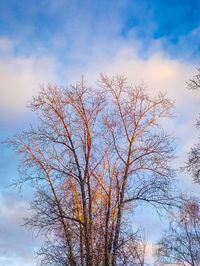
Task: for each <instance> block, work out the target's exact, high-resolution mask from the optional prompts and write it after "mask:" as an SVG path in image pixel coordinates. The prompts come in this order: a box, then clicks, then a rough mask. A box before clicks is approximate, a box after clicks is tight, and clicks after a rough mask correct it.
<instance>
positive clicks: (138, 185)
mask: <svg viewBox="0 0 200 266" xmlns="http://www.w3.org/2000/svg"><path fill="white" fill-rule="evenodd" d="M30 107H31V108H32V110H33V111H34V112H36V114H37V115H38V117H39V121H40V122H39V125H38V127H37V128H36V129H33V128H32V127H31V128H30V130H29V131H26V132H22V133H21V134H19V135H16V136H15V137H14V138H13V139H12V140H9V143H10V144H11V145H13V146H14V147H15V149H16V150H17V152H18V153H19V154H20V155H21V164H20V173H21V178H20V180H18V182H17V183H18V184H22V183H24V182H30V183H31V184H32V186H34V188H35V191H36V192H35V197H34V200H33V203H32V208H33V211H34V212H33V216H32V218H30V219H27V224H28V225H30V226H31V227H34V228H37V229H38V230H43V231H44V232H46V235H47V239H48V240H47V243H46V245H45V246H44V247H43V248H42V249H41V252H40V253H41V254H42V255H43V263H44V265H54V264H55V265H87V266H93V265H113V266H115V265H144V250H145V249H144V247H145V245H144V243H143V242H142V241H141V238H138V237H137V236H135V235H134V234H133V232H132V228H131V220H130V219H129V215H128V213H129V212H130V210H131V209H132V208H134V207H135V206H137V204H138V203H139V202H143V201H144V202H146V203H150V204H152V205H153V206H155V207H165V208H167V207H170V206H171V204H172V200H173V198H172V196H171V194H170V191H171V180H172V178H173V171H172V170H171V168H170V167H169V163H170V161H171V159H172V158H173V142H172V138H171V137H169V136H168V135H167V134H166V133H165V132H164V130H163V129H162V127H161V122H162V120H163V118H167V119H169V118H170V117H171V116H172V107H173V104H172V103H171V102H170V100H169V99H168V98H166V97H165V96H164V95H163V94H161V93H160V94H159V95H158V96H156V97H152V98H151V97H149V96H148V95H147V93H146V92H145V89H144V87H143V86H142V85H141V86H138V87H137V86H132V85H129V84H128V83H127V81H126V78H125V77H124V76H117V77H113V78H109V77H107V76H106V75H100V80H99V81H98V86H97V87H95V88H94V89H93V88H91V87H89V86H87V84H86V83H85V81H84V80H82V81H81V82H79V83H77V84H76V85H74V86H73V85H72V86H70V87H67V88H63V87H57V86H51V85H48V86H46V87H42V88H41V91H40V93H39V94H38V96H36V97H34V98H33V100H32V103H31V104H30ZM136 243H137V244H136Z"/></svg>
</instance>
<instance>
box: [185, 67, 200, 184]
mask: <svg viewBox="0 0 200 266" xmlns="http://www.w3.org/2000/svg"><path fill="white" fill-rule="evenodd" d="M187 87H188V89H190V90H195V91H200V69H198V73H197V74H196V75H195V76H194V77H193V78H192V79H190V80H189V81H188V82H187ZM196 127H197V129H198V130H199V129H200V118H199V119H197V122H196ZM186 169H187V170H188V172H190V173H191V174H192V176H193V180H194V182H195V183H200V142H197V143H196V144H194V145H193V147H192V148H191V149H190V152H189V154H188V159H187V162H186Z"/></svg>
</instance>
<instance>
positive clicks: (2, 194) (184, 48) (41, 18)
mask: <svg viewBox="0 0 200 266" xmlns="http://www.w3.org/2000/svg"><path fill="white" fill-rule="evenodd" d="M199 13H200V2H199V1H197V0H196V1H194V0H187V1H185V0H182V1H181V0H179V1H177V0H170V1H169V0H165V1H163V0H154V1H147V0H132V1H131V0H123V1H122V0H121V1H117V0H116V1H113V0H110V1H104V0H102V1H96V0H93V1H92V0H91V1H88V0H85V1H80V0H71V1H70V0H57V1H53V0H52V1H47V0H44V1H39V0H35V1H27V0H21V1H16V0H7V1H3V0H0V141H3V140H4V139H5V138H6V137H10V136H12V135H13V134H15V133H16V132H18V131H21V130H23V129H25V128H26V127H28V125H29V124H30V123H36V120H35V118H34V117H33V116H32V114H31V113H30V112H29V111H28V110H27V109H26V105H27V101H29V100H30V99H31V96H32V95H34V94H35V93H36V92H37V91H38V90H39V86H40V84H42V83H47V82H51V83H57V84H66V83H71V82H74V81H77V80H78V79H79V78H80V77H81V75H85V77H86V78H87V79H88V82H89V83H90V82H91V83H92V82H94V81H95V80H97V79H98V73H99V72H107V73H108V74H116V73H124V74H125V75H126V76H127V77H128V79H129V80H130V82H134V83H137V82H140V81H141V80H144V81H145V82H146V83H147V85H148V88H149V92H150V93H152V94H153V93H156V92H157V91H158V90H161V89H163V90H165V91H167V93H168V95H169V96H170V97H171V98H172V99H174V100H175V101H176V112H177V117H176V118H175V120H174V121H172V122H169V123H168V124H166V125H165V126H166V127H167V128H168V130H170V131H173V132H174V135H175V137H176V138H177V141H176V145H177V159H176V161H175V162H174V164H175V165H176V166H177V165H180V164H182V163H183V161H184V157H185V156H186V153H187V151H188V149H189V147H190V146H191V145H192V143H194V142H195V140H196V139H197V133H196V132H195V129H194V127H193V125H194V124H195V119H196V117H197V115H198V112H199V102H200V101H199V100H200V98H199V94H198V93H195V92H190V91H187V90H186V88H185V81H186V80H188V78H190V77H192V75H194V74H195V71H196V70H195V68H196V67H198V66H199V65H200V64H199V62H200V53H199V52H200V16H199ZM0 149H1V153H0V178H1V186H0V234H1V237H0V265H5V266H8V265H9V266H11V265H12V266H15V265H17V266H18V265H20V266H29V265H30V266H33V265H36V262H35V259H34V255H33V250H34V248H35V247H37V245H38V244H39V242H40V240H37V239H32V236H31V234H30V233H28V232H27V231H26V230H25V228H23V227H21V226H20V224H22V223H23V219H22V218H23V217H24V216H26V215H30V213H29V211H28V204H27V199H29V198H30V195H29V194H31V193H30V190H29V189H28V188H27V187H26V189H24V191H23V193H22V195H23V196H22V195H18V194H17V192H16V191H14V190H12V189H10V188H8V187H7V186H8V185H9V184H10V182H11V180H12V179H14V178H15V177H17V164H18V159H17V156H16V155H15V154H14V153H13V151H12V150H11V149H10V148H8V147H6V146H5V145H1V147H0ZM179 182H180V183H181V186H182V187H183V189H184V188H186V187H187V186H188V187H189V188H190V190H191V193H199V189H198V188H196V187H194V186H192V184H191V179H190V178H189V177H187V176H185V175H184V174H180V176H179ZM149 216H152V215H151V211H149ZM147 218H149V221H150V224H149V228H153V227H154V226H155V224H157V223H159V221H158V220H159V219H157V218H156V219H155V220H154V219H153V218H152V217H151V218H150V217H147ZM142 219H144V216H141V218H140V217H139V218H138V220H139V222H140V221H141V220H142ZM147 230H148V228H147ZM150 231H151V229H150ZM149 236H150V238H151V239H152V241H153V240H154V239H153V235H152V232H149ZM151 239H150V241H151Z"/></svg>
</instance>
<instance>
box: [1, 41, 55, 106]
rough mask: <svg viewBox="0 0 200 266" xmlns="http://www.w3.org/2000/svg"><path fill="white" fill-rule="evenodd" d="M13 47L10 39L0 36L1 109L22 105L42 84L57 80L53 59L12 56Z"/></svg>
mask: <svg viewBox="0 0 200 266" xmlns="http://www.w3.org/2000/svg"><path fill="white" fill-rule="evenodd" d="M13 47H14V44H13V43H12V42H11V41H10V40H9V39H6V38H2V39H0V94H1V97H0V109H1V110H4V111H5V110H7V111H15V110H20V109H21V108H24V107H25V106H26V104H27V101H28V100H30V99H31V96H32V95H34V94H35V92H36V91H37V90H38V89H39V85H40V84H41V83H45V82H53V81H55V80H56V77H55V73H54V71H55V68H56V62H55V60H54V59H53V58H51V57H41V58H37V57H34V55H33V56H30V57H24V56H19V55H15V53H14V48H13ZM5 51H6V53H4V52H5Z"/></svg>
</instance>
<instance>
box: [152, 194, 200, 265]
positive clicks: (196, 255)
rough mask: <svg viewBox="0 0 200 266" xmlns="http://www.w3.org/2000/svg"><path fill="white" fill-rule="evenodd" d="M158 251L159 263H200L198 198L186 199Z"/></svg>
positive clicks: (159, 244)
mask: <svg viewBox="0 0 200 266" xmlns="http://www.w3.org/2000/svg"><path fill="white" fill-rule="evenodd" d="M156 253H157V256H158V261H157V265H180V266H189V265H191V266H198V265H200V211H199V203H198V202H197V201H196V200H194V199H189V200H187V201H186V200H185V201H184V204H183V206H182V207H181V209H180V210H179V213H177V215H176V216H175V218H174V219H173V220H172V222H171V224H170V228H169V231H168V232H166V233H165V234H164V236H163V238H162V239H161V241H160V242H159V243H158V249H157V252H156Z"/></svg>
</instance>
